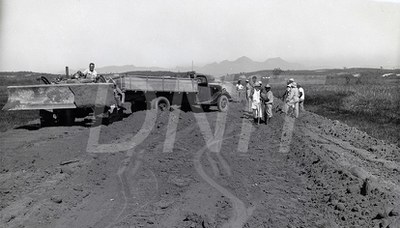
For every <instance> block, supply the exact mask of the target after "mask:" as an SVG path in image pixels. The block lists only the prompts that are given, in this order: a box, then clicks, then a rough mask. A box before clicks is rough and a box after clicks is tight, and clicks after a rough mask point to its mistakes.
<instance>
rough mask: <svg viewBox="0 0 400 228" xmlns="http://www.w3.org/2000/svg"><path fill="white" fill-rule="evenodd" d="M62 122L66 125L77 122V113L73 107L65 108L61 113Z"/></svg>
mask: <svg viewBox="0 0 400 228" xmlns="http://www.w3.org/2000/svg"><path fill="white" fill-rule="evenodd" d="M59 118H60V122H59V123H60V124H61V125H64V126H72V125H73V124H74V123H75V115H74V110H73V109H65V110H62V111H60V113H59Z"/></svg>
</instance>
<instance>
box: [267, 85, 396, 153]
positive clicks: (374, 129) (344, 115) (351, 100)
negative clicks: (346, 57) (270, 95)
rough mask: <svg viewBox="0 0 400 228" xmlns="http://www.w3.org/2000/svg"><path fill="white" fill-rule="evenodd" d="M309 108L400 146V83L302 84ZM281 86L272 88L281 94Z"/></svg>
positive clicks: (306, 105) (306, 106)
mask: <svg viewBox="0 0 400 228" xmlns="http://www.w3.org/2000/svg"><path fill="white" fill-rule="evenodd" d="M303 87H304V89H305V93H306V100H305V108H306V109H307V110H308V111H312V112H315V113H317V114H320V115H323V116H326V117H328V118H330V119H336V120H340V121H342V122H345V123H346V124H348V125H349V126H352V127H356V128H358V129H360V130H363V131H365V132H367V133H368V134H370V135H371V136H374V137H376V138H379V139H382V140H386V141H389V142H391V143H394V144H397V145H399V146H400V142H399V141H400V92H399V91H400V83H393V82H392V81H390V82H387V83H379V84H378V83H371V84H360V85H313V84H308V85H307V84H304V85H303ZM283 90H284V87H283V86H282V87H278V88H275V93H277V94H282V93H283V92H282V91H283Z"/></svg>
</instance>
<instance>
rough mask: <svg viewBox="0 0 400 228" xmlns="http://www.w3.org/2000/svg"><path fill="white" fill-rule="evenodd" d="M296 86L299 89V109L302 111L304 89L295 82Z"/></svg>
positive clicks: (304, 96)
mask: <svg viewBox="0 0 400 228" xmlns="http://www.w3.org/2000/svg"><path fill="white" fill-rule="evenodd" d="M297 88H298V89H299V109H300V111H302V112H303V111H304V99H305V98H306V95H305V94H304V89H303V87H301V85H300V84H297Z"/></svg>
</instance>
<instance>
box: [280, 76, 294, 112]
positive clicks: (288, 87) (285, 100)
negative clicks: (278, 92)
mask: <svg viewBox="0 0 400 228" xmlns="http://www.w3.org/2000/svg"><path fill="white" fill-rule="evenodd" d="M291 84H292V82H290V83H289V81H288V82H287V84H286V90H285V93H284V94H283V95H282V101H283V107H282V112H283V113H285V114H287V113H288V109H289V105H288V97H289V94H290V90H291V89H292V86H291Z"/></svg>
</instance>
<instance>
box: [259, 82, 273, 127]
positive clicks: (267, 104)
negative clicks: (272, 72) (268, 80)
mask: <svg viewBox="0 0 400 228" xmlns="http://www.w3.org/2000/svg"><path fill="white" fill-rule="evenodd" d="M261 98H262V101H263V102H262V103H263V115H264V124H268V123H269V120H270V119H271V118H272V104H273V103H274V95H273V94H272V91H271V86H270V85H269V84H266V85H265V87H264V89H263V91H262V93H261Z"/></svg>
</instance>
